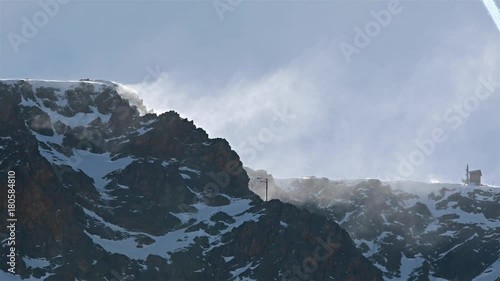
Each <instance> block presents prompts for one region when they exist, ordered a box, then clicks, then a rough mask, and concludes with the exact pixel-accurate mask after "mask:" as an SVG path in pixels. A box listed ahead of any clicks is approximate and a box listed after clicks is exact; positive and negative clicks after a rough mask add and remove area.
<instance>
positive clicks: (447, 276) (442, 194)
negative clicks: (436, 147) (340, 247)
mask: <svg viewBox="0 0 500 281" xmlns="http://www.w3.org/2000/svg"><path fill="white" fill-rule="evenodd" d="M247 171H248V172H249V175H250V177H251V178H252V177H257V176H259V177H268V178H269V179H270V187H269V196H270V198H273V199H279V200H282V201H283V202H288V203H292V204H294V205H296V206H300V207H302V208H305V209H308V210H310V211H311V212H313V213H317V214H321V215H324V216H327V217H330V218H332V219H333V220H335V221H336V222H338V223H339V224H340V225H341V226H342V227H343V228H345V229H346V230H347V231H348V233H349V234H350V235H351V237H352V238H353V240H354V241H355V243H356V246H357V247H358V249H360V250H361V252H362V253H363V254H364V255H365V257H367V258H368V259H370V260H371V261H372V262H373V264H374V265H375V266H377V267H378V268H379V269H380V270H381V271H382V272H384V278H385V279H386V280H495V279H496V278H498V277H500V271H499V267H498V264H499V262H500V242H499V241H500V203H499V202H500V188H498V187H487V186H464V185H461V184H453V183H451V184H446V183H422V182H415V181H387V182H382V181H379V180H348V181H343V180H329V179H327V178H315V177H309V178H296V179H274V178H272V175H269V174H267V172H265V171H263V170H259V171H253V170H251V169H248V168H247ZM282 186H283V188H282ZM250 188H251V189H252V190H254V192H256V193H257V194H258V195H259V196H263V187H262V184H260V183H259V182H257V181H252V180H251V181H250Z"/></svg>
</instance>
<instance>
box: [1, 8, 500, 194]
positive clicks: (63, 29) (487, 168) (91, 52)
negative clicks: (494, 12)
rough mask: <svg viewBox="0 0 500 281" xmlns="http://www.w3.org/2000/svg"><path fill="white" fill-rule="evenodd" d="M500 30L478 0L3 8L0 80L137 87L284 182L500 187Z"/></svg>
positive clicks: (150, 101)
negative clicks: (317, 179)
mask: <svg viewBox="0 0 500 281" xmlns="http://www.w3.org/2000/svg"><path fill="white" fill-rule="evenodd" d="M361 33H362V34H361ZM360 34H361V35H360ZM499 34H500V33H499V31H498V29H497V28H496V27H495V24H494V22H493V20H492V18H491V17H490V16H489V15H488V13H487V10H486V8H485V7H484V6H483V4H482V3H481V2H480V1H417V0H414V1H410V2H408V1H401V2H394V1H393V2H388V1H351V2H348V1H239V0H224V1H222V0H217V1H118V0H116V1H71V0H69V1H67V0H66V1H62V0H61V1H60V2H55V0H50V1H48V0H43V1H26V2H19V1H3V0H2V1H1V2H0V35H1V36H0V47H1V49H0V77H2V78H43V79H80V78H91V79H104V80H113V81H116V82H119V83H122V84H126V85H128V86H130V87H131V88H133V89H135V90H136V91H137V92H138V93H139V94H140V96H141V98H142V99H143V100H144V102H145V104H146V106H147V107H148V108H151V109H153V110H154V111H155V112H158V113H160V112H163V111H166V110H175V111H178V112H179V113H180V114H181V115H182V116H184V117H187V118H189V119H193V120H194V122H195V124H196V125H198V126H201V127H203V128H204V129H205V130H206V131H207V132H208V133H209V135H210V136H211V137H223V138H226V139H228V141H229V142H230V144H231V146H232V147H233V149H235V150H236V151H237V152H238V153H239V154H240V156H241V157H242V160H243V162H244V163H245V165H247V166H250V167H252V168H255V169H259V168H262V169H267V170H268V171H269V172H270V173H272V174H273V175H274V176H275V177H298V176H305V175H315V176H327V177H330V178H368V177H377V178H383V179H384V178H390V177H402V178H407V179H419V180H425V181H430V180H440V181H452V182H457V181H459V180H460V179H461V178H463V177H464V173H465V164H467V163H468V164H469V165H470V167H471V169H482V171H483V182H485V183H487V184H491V182H492V181H494V182H495V185H499V184H500V94H499V93H500V91H499V85H498V81H500V75H499V63H500V61H499V59H500V57H499V54H500V41H499V39H500V38H499ZM481 81H482V82H481ZM406 162H408V163H406Z"/></svg>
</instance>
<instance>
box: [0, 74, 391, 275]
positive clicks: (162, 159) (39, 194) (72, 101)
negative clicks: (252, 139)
mask: <svg viewBox="0 0 500 281" xmlns="http://www.w3.org/2000/svg"><path fill="white" fill-rule="evenodd" d="M120 91H123V88H121V87H120V86H119V85H117V84H114V83H111V82H103V81H80V82H78V81H77V82H50V81H32V80H19V81H14V80H0V174H1V175H6V174H7V171H9V170H12V171H15V173H16V195H17V197H16V217H17V218H18V221H17V224H16V233H17V236H16V253H17V263H16V275H17V277H15V276H13V275H12V276H11V275H8V273H6V271H7V264H6V262H5V260H2V262H1V263H0V269H2V271H0V279H2V280H4V279H6V278H18V279H19V278H22V279H25V278H32V279H34V280H57V281H64V280H92V281H93V280H108V281H109V280H151V281H153V280H200V281H207V280H266V281H267V280H382V273H381V272H380V271H379V270H378V269H377V268H376V267H374V266H373V265H372V264H371V263H370V262H369V261H368V260H367V259H366V258H364V257H363V256H362V255H361V254H360V253H359V251H358V250H357V249H356V248H355V244H354V243H353V241H352V240H351V239H350V237H349V235H348V234H347V232H346V231H345V230H343V229H342V228H341V227H340V226H339V225H338V224H336V223H335V222H334V221H332V220H329V219H327V218H325V217H322V216H319V215H315V214H312V213H310V212H308V211H306V210H301V209H299V208H297V207H295V206H293V205H290V204H285V203H282V202H279V201H277V200H272V201H270V202H263V201H262V200H261V199H260V198H259V197H258V196H255V194H254V193H253V192H252V191H250V190H249V188H248V181H249V178H248V176H247V173H246V172H245V171H244V170H243V169H242V163H241V162H240V160H239V157H238V155H237V154H236V153H235V152H234V151H232V150H231V147H230V146H229V144H228V143H227V141H225V140H223V139H210V138H209V137H208V135H207V134H206V133H205V132H204V131H203V130H202V129H200V128H197V127H196V126H195V125H194V124H193V122H192V121H188V120H186V119H183V118H181V117H180V116H179V115H178V114H177V113H175V112H172V111H171V112H166V113H163V114H161V115H156V114H148V113H145V112H144V108H143V107H142V106H141V104H140V102H138V101H136V100H129V99H126V98H124V97H123V96H122V95H120ZM2 177H3V176H2ZM6 184H7V183H6V181H2V182H0V198H2V200H1V203H0V208H1V210H2V213H1V214H2V215H1V218H0V220H1V221H2V222H4V221H6V219H7V213H6V212H5V211H4V210H6V209H7V207H6V204H7V202H6V196H7V186H6ZM8 235H9V234H8V233H7V230H6V229H5V228H4V227H2V229H1V230H0V239H1V241H2V247H1V248H2V249H1V250H2V253H6V252H7V248H8V245H7V243H6V241H7V239H6V238H7V236H8ZM3 257H4V255H3V254H2V259H3ZM18 279H13V280H18Z"/></svg>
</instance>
